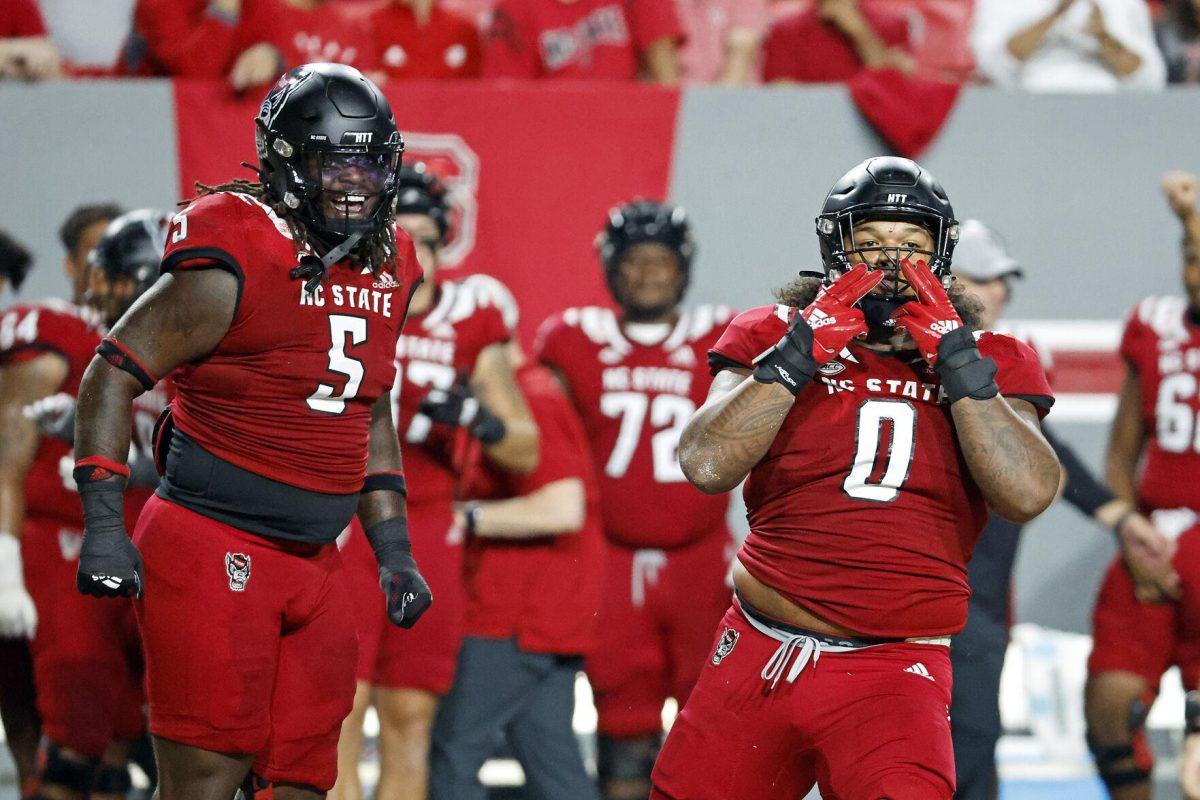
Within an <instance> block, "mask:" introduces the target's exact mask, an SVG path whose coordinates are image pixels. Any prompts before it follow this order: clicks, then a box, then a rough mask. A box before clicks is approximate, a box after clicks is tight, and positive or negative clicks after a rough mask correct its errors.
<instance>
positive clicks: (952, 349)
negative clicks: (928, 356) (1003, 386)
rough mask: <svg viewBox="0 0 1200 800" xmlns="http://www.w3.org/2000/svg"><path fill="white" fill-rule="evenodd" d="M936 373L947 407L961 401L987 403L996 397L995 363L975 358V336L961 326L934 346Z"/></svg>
mask: <svg viewBox="0 0 1200 800" xmlns="http://www.w3.org/2000/svg"><path fill="white" fill-rule="evenodd" d="M937 373H938V377H940V378H941V379H942V388H943V389H945V390H946V399H947V400H949V402H950V403H951V405H953V404H954V403H956V402H958V401H959V400H962V399H963V398H965V397H969V398H971V399H972V400H988V399H990V398H992V397H995V396H996V395H998V394H1000V387H999V386H997V385H996V362H995V361H993V360H992V359H990V358H984V357H983V356H981V355H980V354H979V348H978V347H976V346H975V334H973V333H972V332H971V329H970V328H967V327H965V326H964V327H961V328H955V329H954V330H952V331H950V332H949V333H947V334H946V335H945V336H943V337H942V339H941V341H940V342H938V359H937Z"/></svg>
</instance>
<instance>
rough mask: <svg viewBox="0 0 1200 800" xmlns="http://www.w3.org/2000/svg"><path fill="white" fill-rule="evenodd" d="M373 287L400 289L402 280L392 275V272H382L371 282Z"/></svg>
mask: <svg viewBox="0 0 1200 800" xmlns="http://www.w3.org/2000/svg"><path fill="white" fill-rule="evenodd" d="M371 288H372V289H399V288H400V282H399V281H398V280H396V279H395V278H394V277H392V273H390V272H381V273H379V277H378V278H376V279H375V282H374V283H372V284H371Z"/></svg>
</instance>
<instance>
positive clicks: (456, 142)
mask: <svg viewBox="0 0 1200 800" xmlns="http://www.w3.org/2000/svg"><path fill="white" fill-rule="evenodd" d="M404 161H405V163H408V164H412V163H414V162H417V161H421V162H424V164H425V166H426V167H428V168H429V171H430V172H431V173H433V174H434V175H436V176H437V177H438V180H440V181H441V182H442V185H444V186H445V187H446V200H447V201H448V203H449V205H450V228H449V230H448V231H447V232H446V244H445V246H444V247H443V248H442V252H441V262H442V265H443V266H448V267H456V266H458V265H459V264H461V263H462V261H463V259H465V258H466V257H467V255H468V254H469V253H470V252H471V251H472V250H473V249H475V232H476V224H477V222H478V219H479V205H478V202H477V198H478V195H479V156H478V155H476V154H475V151H474V150H472V149H471V147H470V146H469V145H468V144H467V143H466V141H464V140H463V138H462V137H461V136H459V135H457V134H453V133H411V132H409V131H405V132H404Z"/></svg>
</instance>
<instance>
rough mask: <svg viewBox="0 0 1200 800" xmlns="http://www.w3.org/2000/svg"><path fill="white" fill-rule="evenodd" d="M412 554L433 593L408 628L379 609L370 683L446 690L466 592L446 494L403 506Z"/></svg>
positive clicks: (460, 633)
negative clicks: (434, 500) (435, 500)
mask: <svg viewBox="0 0 1200 800" xmlns="http://www.w3.org/2000/svg"><path fill="white" fill-rule="evenodd" d="M408 531H409V535H410V536H411V537H412V546H413V556H414V557H415V558H416V559H417V566H418V567H419V568H420V570H421V575H423V576H424V577H425V580H426V582H428V583H429V588H430V590H431V591H432V592H433V605H432V606H430V607H429V610H428V611H426V612H425V613H424V614H423V615H422V616H421V621H420V622H418V623H417V624H416V625H414V626H413V627H411V628H408V629H404V628H399V627H396V626H395V625H392V624H390V623H389V622H388V621H387V616H386V615H385V613H384V612H383V611H382V610H381V611H380V612H379V613H378V614H377V619H378V621H379V625H380V634H379V653H378V655H377V656H376V658H375V667H374V670H373V671H372V674H371V679H370V682H371V683H372V684H374V685H376V686H382V687H384V688H388V689H421V690H424V691H427V692H433V693H434V694H439V695H442V694H445V693H446V692H448V691H450V686H451V685H452V684H453V683H454V668H455V664H456V663H457V661H458V648H459V645H461V644H462V638H463V615H464V612H465V610H466V605H467V601H466V593H465V592H464V591H463V578H462V552H463V551H462V532H461V531H459V530H458V529H456V528H455V527H454V514H453V512H452V510H451V505H450V501H449V499H447V500H446V501H445V502H442V503H422V504H420V505H416V506H410V507H409V509H408Z"/></svg>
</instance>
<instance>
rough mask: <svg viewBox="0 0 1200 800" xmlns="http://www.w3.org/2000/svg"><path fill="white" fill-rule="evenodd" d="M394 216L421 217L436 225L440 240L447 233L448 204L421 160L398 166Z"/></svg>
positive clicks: (443, 185)
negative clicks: (416, 215) (425, 217)
mask: <svg viewBox="0 0 1200 800" xmlns="http://www.w3.org/2000/svg"><path fill="white" fill-rule="evenodd" d="M396 184H397V186H396V213H397V214H424V215H425V216H427V217H429V218H431V219H432V220H433V221H434V222H436V223H437V227H438V235H439V236H440V237H441V241H442V242H445V241H446V233H447V232H448V231H449V230H450V204H449V202H448V201H447V198H446V187H445V184H443V183H442V182H441V181H440V180H438V177H437V175H434V174H433V173H432V172H430V171H429V168H428V167H427V166H426V165H425V163H424V162H423V161H415V162H413V163H412V164H405V165H403V166H402V167H400V174H399V176H398V177H397V179H396Z"/></svg>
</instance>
